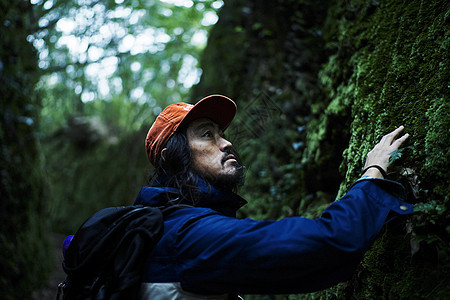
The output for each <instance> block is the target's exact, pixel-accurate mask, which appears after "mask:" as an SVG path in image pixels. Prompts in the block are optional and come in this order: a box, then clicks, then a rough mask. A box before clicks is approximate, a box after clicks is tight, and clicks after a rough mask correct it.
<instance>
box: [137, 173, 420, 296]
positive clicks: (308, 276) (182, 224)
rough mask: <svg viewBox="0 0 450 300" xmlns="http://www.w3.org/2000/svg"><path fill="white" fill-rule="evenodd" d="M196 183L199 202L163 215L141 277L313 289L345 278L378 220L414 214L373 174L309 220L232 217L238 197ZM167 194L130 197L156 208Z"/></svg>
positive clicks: (200, 288) (196, 284)
mask: <svg viewBox="0 0 450 300" xmlns="http://www.w3.org/2000/svg"><path fill="white" fill-rule="evenodd" d="M200 189H201V190H202V197H201V200H200V202H199V205H198V207H190V208H183V209H179V210H177V211H175V212H173V213H172V214H170V215H169V216H168V217H167V218H166V220H165V223H164V226H165V229H164V235H163V237H162V239H161V240H160V242H159V243H158V245H157V247H156V249H155V250H154V251H153V253H151V255H150V257H149V259H148V262H147V266H146V272H145V274H144V279H143V281H144V282H147V283H177V284H178V285H179V286H181V288H182V289H183V290H185V291H189V292H192V293H198V294H221V293H243V294H251V293H255V294H287V293H305V292H311V291H317V290H320V289H324V288H327V287H330V286H333V285H335V284H336V283H338V282H341V281H345V280H347V279H349V277H350V276H351V275H352V273H353V272H354V270H355V268H356V267H357V265H358V264H359V262H360V261H361V259H362V257H363V254H364V252H365V251H366V250H367V249H368V248H369V247H370V245H371V244H372V242H373V241H374V239H375V237H376V235H377V233H378V232H379V231H380V229H381V228H382V226H383V225H384V224H386V223H387V222H388V221H389V220H390V219H392V217H395V215H404V214H409V213H412V212H413V208H412V206H411V205H410V204H407V203H405V202H403V201H402V200H404V198H405V193H404V189H403V187H402V186H401V185H400V184H398V183H396V182H393V181H388V180H382V179H374V178H367V179H360V180H358V181H357V182H356V183H355V184H354V185H353V186H352V187H351V189H350V191H349V192H348V193H347V194H346V195H345V196H344V197H343V198H342V199H341V200H340V201H336V202H334V203H332V204H331V205H330V206H329V207H328V208H327V209H325V210H324V211H323V213H322V216H321V217H320V218H317V219H314V220H313V219H307V218H303V217H289V218H285V219H283V220H280V221H255V220H252V219H242V220H240V219H236V218H235V212H236V210H237V209H238V208H239V207H241V206H242V205H243V204H245V203H246V201H245V200H244V199H243V198H241V197H239V196H238V195H236V194H233V193H231V192H224V191H221V190H218V189H216V188H214V187H211V189H208V188H207V187H206V186H205V185H204V184H203V185H200ZM167 193H171V194H173V195H172V196H176V195H177V191H176V190H175V189H171V188H165V187H144V188H142V190H141V192H140V193H139V195H138V197H137V199H136V202H135V203H136V204H144V205H150V206H160V205H162V204H164V203H165V202H166V201H167V197H166V195H167ZM173 299H175V298H173Z"/></svg>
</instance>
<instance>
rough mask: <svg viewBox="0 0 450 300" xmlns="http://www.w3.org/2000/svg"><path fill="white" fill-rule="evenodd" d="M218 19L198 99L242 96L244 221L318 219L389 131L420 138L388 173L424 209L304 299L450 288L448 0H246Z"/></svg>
mask: <svg viewBox="0 0 450 300" xmlns="http://www.w3.org/2000/svg"><path fill="white" fill-rule="evenodd" d="M219 16H220V19H219V22H218V23H217V24H216V26H215V27H214V28H213V30H212V31H211V34H210V39H209V42H208V47H207V49H206V51H205V52H204V54H203V60H202V68H203V70H204V72H203V76H202V80H201V81H200V84H199V85H198V86H197V87H196V88H195V89H194V91H193V98H198V97H201V96H204V95H206V94H210V93H224V94H226V95H229V96H230V97H232V98H233V99H235V100H236V101H237V103H238V107H239V113H238V116H237V118H236V122H235V125H234V127H231V128H230V129H229V133H228V135H229V136H230V138H231V139H234V140H235V145H237V146H238V147H239V149H240V151H241V155H242V156H243V158H244V161H245V162H247V184H246V187H245V191H242V194H243V195H244V196H245V197H247V198H249V200H250V204H249V205H248V206H247V207H246V208H245V209H244V211H243V212H242V216H251V217H256V218H281V217H286V216H291V215H305V216H309V217H315V216H317V215H319V214H320V211H321V209H323V208H324V207H325V206H326V205H327V204H328V203H330V202H331V201H334V200H335V199H338V198H340V196H342V195H343V194H344V193H345V191H346V190H347V189H348V188H349V186H350V185H351V183H352V182H353V181H354V180H356V179H357V178H358V177H359V175H360V172H361V168H362V166H363V164H364V160H365V156H366V154H367V152H368V151H370V149H371V148H372V147H373V146H374V145H375V144H376V143H377V142H378V141H379V139H380V138H381V136H383V135H384V134H386V133H387V132H389V131H391V130H393V129H394V128H396V127H397V126H399V125H404V126H405V131H406V132H408V133H409V134H410V139H409V141H408V143H407V144H406V145H405V147H406V148H405V149H404V150H403V151H402V152H401V153H397V155H396V156H395V158H397V161H396V162H395V166H394V167H393V168H392V169H391V170H392V173H391V174H390V177H391V178H392V179H395V180H399V181H401V182H402V183H403V184H404V185H405V186H406V187H407V190H408V201H410V202H412V203H414V204H415V210H416V214H415V215H413V216H410V217H408V218H402V219H397V220H396V221H394V222H392V223H390V224H388V225H387V226H386V227H385V228H384V229H383V231H382V232H381V233H380V236H379V237H378V239H377V241H376V243H375V244H374V246H373V247H372V249H371V250H370V251H369V252H368V253H367V254H366V256H365V258H364V261H363V262H362V263H361V265H360V267H359V269H358V270H357V272H355V275H354V277H353V278H352V279H351V280H350V281H348V282H347V283H345V284H341V285H339V286H337V287H334V288H332V289H329V290H327V291H323V292H319V293H315V294H311V295H303V296H298V298H319V297H322V298H323V297H325V298H345V299H348V298H352V297H354V298H362V299H379V298H393V299H416V298H431V299H443V298H446V297H448V296H449V295H450V290H449V288H448V281H449V276H450V274H449V265H450V261H449V257H450V251H449V240H450V239H449V231H450V227H449V226H448V224H449V217H448V201H449V199H448V195H449V194H450V190H449V188H448V179H449V171H448V166H449V164H448V161H449V141H450V137H449V129H450V126H449V125H450V124H449V123H450V118H449V101H448V89H449V87H448V78H449V77H448V74H449V70H448V61H449V54H448V53H449V32H448V23H449V16H450V13H449V4H448V2H446V1H438V0H431V1H356V0H355V1H287V0H285V1H283V0H278V1H270V2H268V1H267V2H264V3H263V2H262V1H236V0H235V1H227V2H226V3H225V5H224V7H223V8H222V10H221V11H220V15H219ZM291 297H293V298H295V297H294V296H291Z"/></svg>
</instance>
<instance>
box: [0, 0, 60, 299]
mask: <svg viewBox="0 0 450 300" xmlns="http://www.w3.org/2000/svg"><path fill="white" fill-rule="evenodd" d="M0 11H1V14H0V36H1V39H2V43H1V46H0V82H1V84H0V94H1V95H2V99H1V101H0V152H1V155H0V168H1V169H0V195H1V201H0V205H1V207H0V223H1V230H0V253H1V256H0V270H1V273H0V294H1V296H2V299H24V298H25V297H27V296H28V295H29V294H30V293H31V292H32V291H33V289H35V288H36V287H38V286H39V285H40V284H42V283H43V282H44V281H45V280H46V278H47V277H48V274H49V271H50V268H51V266H50V263H51V258H52V257H51V256H49V255H48V251H49V246H50V237H49V236H48V235H47V233H46V231H47V230H48V225H49V224H48V222H47V221H46V219H45V218H44V217H43V216H45V215H46V214H47V208H46V202H45V201H46V198H47V195H46V193H45V182H44V180H43V177H42V160H41V153H40V147H39V143H38V140H37V138H36V131H37V127H38V126H39V110H40V97H39V95H38V94H37V93H36V92H35V90H34V84H35V83H36V82H37V81H38V80H39V71H38V69H37V56H36V52H35V51H34V49H33V47H32V46H31V45H30V44H28V43H27V41H26V37H27V35H28V34H29V33H30V32H32V31H33V30H34V24H33V14H32V9H31V6H30V5H29V3H27V2H26V1H14V2H10V1H0Z"/></svg>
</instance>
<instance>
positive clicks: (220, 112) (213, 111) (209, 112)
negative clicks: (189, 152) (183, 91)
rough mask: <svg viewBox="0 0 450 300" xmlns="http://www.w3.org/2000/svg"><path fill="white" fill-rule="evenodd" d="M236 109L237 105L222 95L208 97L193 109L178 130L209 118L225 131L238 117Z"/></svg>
mask: <svg viewBox="0 0 450 300" xmlns="http://www.w3.org/2000/svg"><path fill="white" fill-rule="evenodd" d="M236 109H237V107H236V103H234V101H233V100H231V99H230V98H228V97H225V96H222V95H211V96H207V97H205V98H203V99H201V100H200V101H198V102H197V103H196V104H195V105H194V107H193V108H191V110H190V111H189V112H188V113H187V114H186V116H185V117H184V118H183V120H182V121H181V122H180V124H179V125H178V127H177V130H178V128H182V127H184V126H186V125H187V124H189V123H190V122H192V121H194V120H196V119H200V118H208V119H210V120H212V121H214V122H215V123H217V125H219V127H220V129H222V130H225V129H226V128H227V127H228V126H229V125H230V123H231V121H232V120H233V118H234V116H235V115H236Z"/></svg>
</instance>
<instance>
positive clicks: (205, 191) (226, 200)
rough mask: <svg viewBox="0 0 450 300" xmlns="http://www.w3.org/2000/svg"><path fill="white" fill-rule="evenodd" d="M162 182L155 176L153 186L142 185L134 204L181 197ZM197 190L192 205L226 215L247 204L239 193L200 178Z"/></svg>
mask: <svg viewBox="0 0 450 300" xmlns="http://www.w3.org/2000/svg"><path fill="white" fill-rule="evenodd" d="M164 182H165V180H164V179H163V178H157V179H156V180H155V183H154V184H153V186H151V187H143V188H142V189H141V191H140V192H139V195H138V196H137V198H136V200H135V202H134V204H143V205H147V206H156V207H157V206H165V205H167V203H168V201H169V200H170V199H177V198H180V197H181V195H180V191H179V190H178V189H176V188H171V187H165V186H164ZM197 191H198V194H199V199H198V202H197V203H196V204H195V205H194V206H197V207H206V208H211V209H214V210H216V211H218V212H220V213H222V214H224V215H226V216H230V217H232V216H235V215H236V211H237V210H238V209H239V208H241V207H242V206H244V205H245V204H247V201H246V200H245V199H244V198H242V197H240V196H239V195H237V194H235V193H233V192H231V191H227V190H223V189H220V188H217V187H214V186H213V185H211V184H209V183H207V182H206V181H205V180H204V179H202V178H199V180H198V183H197Z"/></svg>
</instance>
